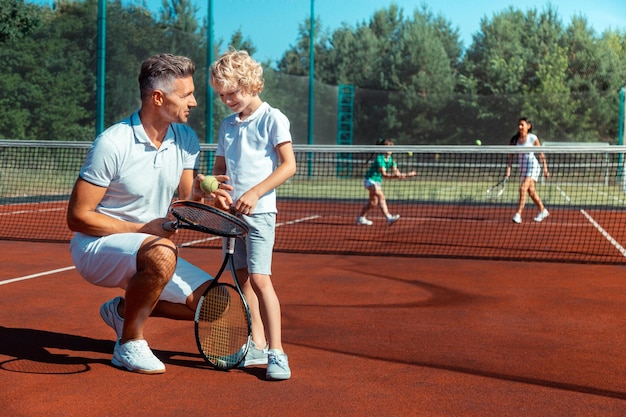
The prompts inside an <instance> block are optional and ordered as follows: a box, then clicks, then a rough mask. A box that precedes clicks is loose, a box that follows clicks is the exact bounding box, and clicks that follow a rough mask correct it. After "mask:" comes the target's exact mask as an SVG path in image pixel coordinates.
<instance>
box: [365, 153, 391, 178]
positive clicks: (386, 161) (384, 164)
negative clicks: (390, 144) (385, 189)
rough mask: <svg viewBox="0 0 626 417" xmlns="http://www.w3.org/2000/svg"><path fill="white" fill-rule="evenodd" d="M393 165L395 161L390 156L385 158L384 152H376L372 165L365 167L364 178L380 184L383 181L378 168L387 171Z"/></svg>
mask: <svg viewBox="0 0 626 417" xmlns="http://www.w3.org/2000/svg"><path fill="white" fill-rule="evenodd" d="M395 166H396V162H395V161H394V160H393V158H392V157H391V156H389V158H387V155H385V154H378V155H376V159H374V162H373V163H372V165H370V167H369V168H368V169H367V172H366V173H365V179H366V180H370V181H372V182H376V183H379V184H380V183H382V182H383V174H382V173H381V172H380V168H385V172H389V171H390V170H391V168H393V167H395Z"/></svg>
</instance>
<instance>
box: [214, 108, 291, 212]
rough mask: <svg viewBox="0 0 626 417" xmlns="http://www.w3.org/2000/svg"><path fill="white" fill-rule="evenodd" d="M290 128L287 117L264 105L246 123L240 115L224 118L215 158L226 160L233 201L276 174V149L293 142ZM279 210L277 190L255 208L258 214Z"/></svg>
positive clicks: (262, 199)
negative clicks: (220, 157) (273, 173)
mask: <svg viewBox="0 0 626 417" xmlns="http://www.w3.org/2000/svg"><path fill="white" fill-rule="evenodd" d="M289 126H290V125H289V119H287V116H285V115H284V114H283V113H282V112H281V111H280V110H278V109H275V108H273V107H271V106H270V105H269V104H267V103H265V102H263V103H262V104H261V105H260V106H259V108H258V109H256V111H255V112H254V113H252V114H251V115H250V116H249V117H248V118H246V119H245V120H241V119H240V118H239V115H238V114H232V115H230V116H228V117H227V118H225V119H224V121H223V122H222V124H221V126H220V133H219V138H218V143H217V151H216V155H217V156H223V157H224V159H225V160H226V175H228V176H229V177H230V184H232V186H233V191H232V192H231V195H232V198H233V202H235V201H237V200H238V199H239V197H241V195H242V194H243V193H245V192H246V191H248V190H249V189H251V188H252V187H253V186H255V185H257V184H258V183H260V182H261V181H263V180H264V179H265V178H267V177H268V176H269V175H270V174H271V173H272V172H274V170H275V169H276V167H277V166H278V164H279V162H280V158H279V155H278V152H277V150H276V147H277V146H278V145H280V144H281V143H284V142H291V133H290V132H289ZM276 211H277V210H276V191H275V190H271V191H269V192H268V193H267V194H265V195H264V196H262V197H261V198H259V201H258V202H257V205H256V206H255V208H254V213H255V214H258V213H275V212H276Z"/></svg>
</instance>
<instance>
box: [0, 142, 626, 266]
mask: <svg viewBox="0 0 626 417" xmlns="http://www.w3.org/2000/svg"><path fill="white" fill-rule="evenodd" d="M90 145H91V143H90V142H34V141H14V140H0V170H1V175H2V178H1V180H0V239H3V240H26V241H49V242H67V241H69V239H70V238H71V236H72V234H71V232H70V231H69V230H68V229H67V226H66V223H65V213H66V209H67V202H68V198H69V194H70V192H71V189H72V186H73V183H74V181H75V180H76V177H77V174H78V171H79V169H80V166H81V164H82V162H83V161H84V159H85V157H86V154H87V151H88V149H89V146H90ZM381 148H382V147H380V146H364V147H354V146H353V147H350V146H295V151H296V158H297V162H298V172H297V174H296V175H295V176H294V177H293V178H291V179H290V180H289V181H288V182H287V183H285V184H284V185H282V186H281V187H279V189H278V190H277V193H278V210H279V214H278V217H277V229H276V245H275V249H276V250H277V251H287V252H302V253H337V254H357V255H392V256H413V257H450V258H476V259H501V260H519V261H524V260H534V261H551V262H581V263H600V264H624V263H626V249H624V246H626V226H625V225H624V221H623V215H624V209H625V208H626V195H625V194H624V178H623V175H622V174H623V173H622V169H623V154H624V153H625V152H626V148H624V147H621V146H600V145H585V146H562V145H557V146H544V147H542V148H541V149H540V150H541V151H542V152H543V153H544V154H545V155H546V158H547V161H548V167H549V171H550V176H549V177H548V178H545V177H543V176H542V177H541V178H540V179H539V181H538V182H537V186H536V188H537V192H538V194H539V196H540V197H541V199H542V201H543V202H544V204H545V206H546V208H547V209H548V210H549V212H550V216H549V217H548V218H547V219H545V220H544V221H542V222H540V223H539V222H535V221H533V218H534V217H535V215H536V214H537V207H536V206H535V204H534V203H533V202H532V200H531V199H530V198H527V202H526V206H525V209H524V212H523V216H522V218H523V221H522V223H521V224H516V223H513V222H512V221H511V219H512V217H513V214H514V213H515V211H516V210H517V204H518V198H519V168H518V165H517V157H516V155H515V154H517V153H522V151H523V150H524V149H522V148H520V147H509V146H483V147H480V146H444V147H435V146H433V147H430V146H394V147H393V148H391V150H392V151H393V158H394V159H395V160H396V161H397V163H398V168H399V169H400V170H401V171H402V172H409V171H411V170H415V171H417V173H418V175H417V176H415V177H413V178H410V179H404V180H400V179H385V180H383V183H382V189H383V191H384V194H385V197H386V200H387V204H388V206H389V209H390V212H391V213H392V214H399V215H400V219H399V220H398V221H397V222H396V223H395V224H393V225H392V226H388V225H387V221H386V219H385V218H384V216H383V215H382V213H381V211H380V210H379V209H378V208H377V207H374V208H372V209H371V210H370V211H369V212H368V214H367V217H368V219H369V220H371V221H372V222H373V224H372V225H371V226H367V225H357V224H356V218H357V215H358V214H359V212H360V211H361V209H362V208H363V206H364V205H365V204H366V203H367V201H368V191H367V190H366V189H365V188H364V186H363V176H364V174H365V172H366V170H367V168H368V167H369V165H370V164H371V162H372V160H373V157H374V156H375V155H376V153H377V152H381ZM384 148H387V147H384ZM214 150H215V145H212V144H203V145H202V151H203V152H202V160H201V167H203V168H202V169H201V171H202V172H207V171H210V167H211V165H212V157H213V155H214ZM385 150H389V148H387V149H383V151H385ZM526 152H528V150H527V149H526ZM510 154H512V155H513V156H514V159H513V160H514V163H513V165H512V167H513V169H512V173H511V178H510V179H509V180H508V182H507V183H506V188H505V190H504V192H503V193H502V194H501V195H497V194H498V193H487V190H488V189H489V188H490V187H491V186H493V185H495V184H496V183H497V182H498V181H499V180H501V179H502V178H503V175H504V173H505V169H506V162H507V158H508V156H509V155H510ZM146 181H149V179H146ZM175 239H176V241H177V243H178V244H180V245H183V246H190V247H202V248H205V247H211V248H218V247H220V245H221V240H220V239H218V238H215V237H212V236H207V235H201V234H199V233H197V232H191V231H179V233H178V234H177V235H176V238H175Z"/></svg>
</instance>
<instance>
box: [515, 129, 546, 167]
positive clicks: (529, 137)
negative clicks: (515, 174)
mask: <svg viewBox="0 0 626 417" xmlns="http://www.w3.org/2000/svg"><path fill="white" fill-rule="evenodd" d="M537 140H539V138H537V136H536V135H535V134H533V133H528V134H526V141H524V143H520V142H519V141H518V142H517V143H516V144H515V146H530V147H533V148H534V147H535V146H536V145H535V143H536V142H537ZM517 158H518V159H517V160H518V163H519V169H520V173H521V175H522V177H534V176H535V175H534V173H535V172H537V171H538V170H540V168H541V167H540V166H539V161H538V160H537V158H535V153H534V152H528V153H520V154H518V156H517Z"/></svg>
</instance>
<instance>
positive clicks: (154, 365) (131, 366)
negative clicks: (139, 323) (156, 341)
mask: <svg viewBox="0 0 626 417" xmlns="http://www.w3.org/2000/svg"><path fill="white" fill-rule="evenodd" d="M111 363H112V364H113V365H115V366H117V367H118V368H122V367H123V368H126V369H128V370H129V371H131V372H138V373H140V374H162V373H163V372H165V365H163V362H161V361H160V360H159V358H157V357H156V356H154V353H152V351H151V350H150V347H149V346H148V342H146V341H145V340H130V341H128V342H126V343H124V344H122V345H120V342H119V340H118V341H117V342H115V349H113V359H111Z"/></svg>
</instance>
